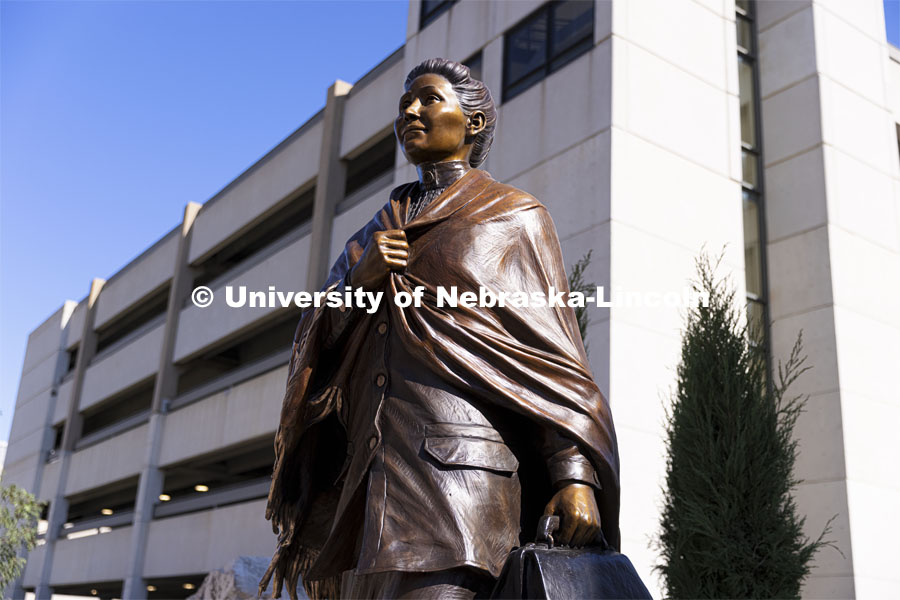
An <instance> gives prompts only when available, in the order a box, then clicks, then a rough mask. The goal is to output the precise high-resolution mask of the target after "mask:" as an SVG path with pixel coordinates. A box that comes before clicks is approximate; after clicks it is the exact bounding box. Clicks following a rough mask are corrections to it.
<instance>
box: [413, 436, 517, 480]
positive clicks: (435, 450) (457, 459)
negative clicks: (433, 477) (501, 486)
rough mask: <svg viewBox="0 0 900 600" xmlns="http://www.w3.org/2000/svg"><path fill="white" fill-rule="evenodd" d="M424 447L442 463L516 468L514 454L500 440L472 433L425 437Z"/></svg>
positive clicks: (504, 470) (507, 470)
mask: <svg viewBox="0 0 900 600" xmlns="http://www.w3.org/2000/svg"><path fill="white" fill-rule="evenodd" d="M425 451H426V452H427V453H428V454H430V455H431V456H432V457H433V458H435V459H436V460H437V461H438V462H440V463H441V464H443V465H447V466H451V467H473V468H476V469H487V470H489V471H499V472H502V473H515V472H516V469H518V468H519V461H518V460H516V455H515V454H513V452H512V450H510V449H509V447H508V446H507V445H506V444H504V443H503V442H497V441H494V440H487V439H479V438H474V437H429V438H425Z"/></svg>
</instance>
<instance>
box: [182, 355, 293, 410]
mask: <svg viewBox="0 0 900 600" xmlns="http://www.w3.org/2000/svg"><path fill="white" fill-rule="evenodd" d="M290 359H291V348H290V347H289V346H288V347H285V348H284V349H282V350H278V351H276V352H273V353H272V354H270V355H269V356H266V357H264V358H261V359H259V360H257V361H255V362H252V363H249V364H246V365H241V366H240V367H237V368H235V369H232V370H231V371H229V372H227V373H225V374H224V375H222V376H221V377H217V378H216V379H213V380H212V381H210V382H207V383H203V384H201V385H199V386H198V387H196V388H194V389H192V390H189V391H187V392H185V393H183V394H181V395H180V396H178V397H176V398H175V399H173V400H171V401H170V402H169V403H168V405H167V406H166V412H172V411H173V410H175V409H178V408H181V407H183V406H187V405H188V404H193V403H194V402H197V401H198V400H203V399H204V398H207V397H209V396H212V395H213V394H215V393H216V392H221V391H222V390H225V389H228V388H230V387H232V386H234V385H237V384H239V383H241V382H242V381H246V380H248V379H252V378H254V377H256V376H257V375H261V374H263V373H266V372H268V371H271V370H273V369H277V368H278V367H280V366H282V365H285V364H287V363H288V361H289V360H290Z"/></svg>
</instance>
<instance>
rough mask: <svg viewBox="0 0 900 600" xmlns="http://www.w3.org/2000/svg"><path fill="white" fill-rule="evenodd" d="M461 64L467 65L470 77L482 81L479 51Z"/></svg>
mask: <svg viewBox="0 0 900 600" xmlns="http://www.w3.org/2000/svg"><path fill="white" fill-rule="evenodd" d="M463 64H464V65H466V66H467V67H469V75H471V76H472V79H477V80H478V81H483V79H482V77H481V65H482V64H483V61H482V57H481V52H479V53H478V54H476V55H475V56H473V57H471V58H470V59H468V60H466V61H464V62H463Z"/></svg>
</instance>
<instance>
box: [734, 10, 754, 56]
mask: <svg viewBox="0 0 900 600" xmlns="http://www.w3.org/2000/svg"><path fill="white" fill-rule="evenodd" d="M750 27H751V26H750V21H748V20H747V19H743V18H741V17H740V16H738V18H737V45H738V50H743V51H744V52H746V53H747V54H752V53H753V34H752V30H751V28H750Z"/></svg>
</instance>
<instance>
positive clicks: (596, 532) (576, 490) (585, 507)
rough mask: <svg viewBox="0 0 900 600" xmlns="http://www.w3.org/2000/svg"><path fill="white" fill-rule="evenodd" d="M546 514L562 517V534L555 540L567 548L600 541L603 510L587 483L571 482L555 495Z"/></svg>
mask: <svg viewBox="0 0 900 600" xmlns="http://www.w3.org/2000/svg"><path fill="white" fill-rule="evenodd" d="M544 514H545V515H559V517H560V519H559V520H560V525H559V531H557V532H556V535H555V536H553V537H554V541H555V542H556V543H557V544H561V545H564V546H573V547H576V548H578V547H581V546H585V545H588V544H592V543H594V542H595V541H597V540H598V539H599V538H600V510H599V509H598V508H597V500H596V499H595V498H594V489H593V488H592V487H591V486H589V485H585V484H583V483H570V484H568V485H567V486H565V487H564V488H562V489H561V490H559V491H558V492H556V494H555V495H554V496H553V498H552V499H551V500H550V502H549V503H548V504H547V507H546V508H545V509H544Z"/></svg>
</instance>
